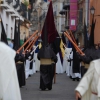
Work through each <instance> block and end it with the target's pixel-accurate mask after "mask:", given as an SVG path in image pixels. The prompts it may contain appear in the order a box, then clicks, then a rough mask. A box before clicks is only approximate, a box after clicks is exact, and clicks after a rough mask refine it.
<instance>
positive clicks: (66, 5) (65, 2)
mask: <svg viewBox="0 0 100 100" xmlns="http://www.w3.org/2000/svg"><path fill="white" fill-rule="evenodd" d="M69 6H70V0H64V2H63V9H65V10H66V9H67V7H69Z"/></svg>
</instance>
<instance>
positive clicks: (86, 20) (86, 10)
mask: <svg viewBox="0 0 100 100" xmlns="http://www.w3.org/2000/svg"><path fill="white" fill-rule="evenodd" d="M88 3H89V2H88V0H85V22H86V25H87V24H88V16H89V15H88V10H89V9H88Z"/></svg>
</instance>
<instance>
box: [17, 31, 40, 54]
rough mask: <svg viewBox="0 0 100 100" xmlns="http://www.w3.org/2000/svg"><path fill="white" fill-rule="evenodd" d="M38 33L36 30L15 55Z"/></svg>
mask: <svg viewBox="0 0 100 100" xmlns="http://www.w3.org/2000/svg"><path fill="white" fill-rule="evenodd" d="M37 33H38V30H37V31H35V32H34V33H33V34H32V36H31V37H30V38H29V39H28V40H27V41H26V42H25V43H24V44H23V45H22V46H21V47H20V48H19V49H18V50H17V53H19V52H20V51H21V49H22V48H23V47H24V46H25V45H26V44H27V43H28V42H29V41H30V40H31V39H32V38H33V37H34V36H35V35H36V34H37Z"/></svg>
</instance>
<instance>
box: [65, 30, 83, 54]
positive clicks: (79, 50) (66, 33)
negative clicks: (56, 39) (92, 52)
mask: <svg viewBox="0 0 100 100" xmlns="http://www.w3.org/2000/svg"><path fill="white" fill-rule="evenodd" d="M64 34H65V36H66V37H67V38H68V39H69V41H70V42H71V43H72V44H73V45H74V47H75V49H76V50H77V51H78V52H79V53H80V54H82V55H84V53H83V52H82V51H81V49H79V47H78V46H77V45H76V44H75V43H74V42H73V40H72V39H71V37H70V36H69V35H68V32H64Z"/></svg>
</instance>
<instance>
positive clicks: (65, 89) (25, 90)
mask: <svg viewBox="0 0 100 100" xmlns="http://www.w3.org/2000/svg"><path fill="white" fill-rule="evenodd" d="M39 77H40V73H39V72H38V73H35V74H33V75H32V76H31V77H29V78H28V79H27V80H26V86H24V87H22V88H21V95H22V100H75V93H74V89H75V87H76V86H77V84H78V82H77V81H72V80H71V79H70V78H69V77H67V76H66V73H64V74H56V83H55V84H53V87H52V90H51V91H48V90H46V91H41V90H40V89H39V82H40V81H39Z"/></svg>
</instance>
